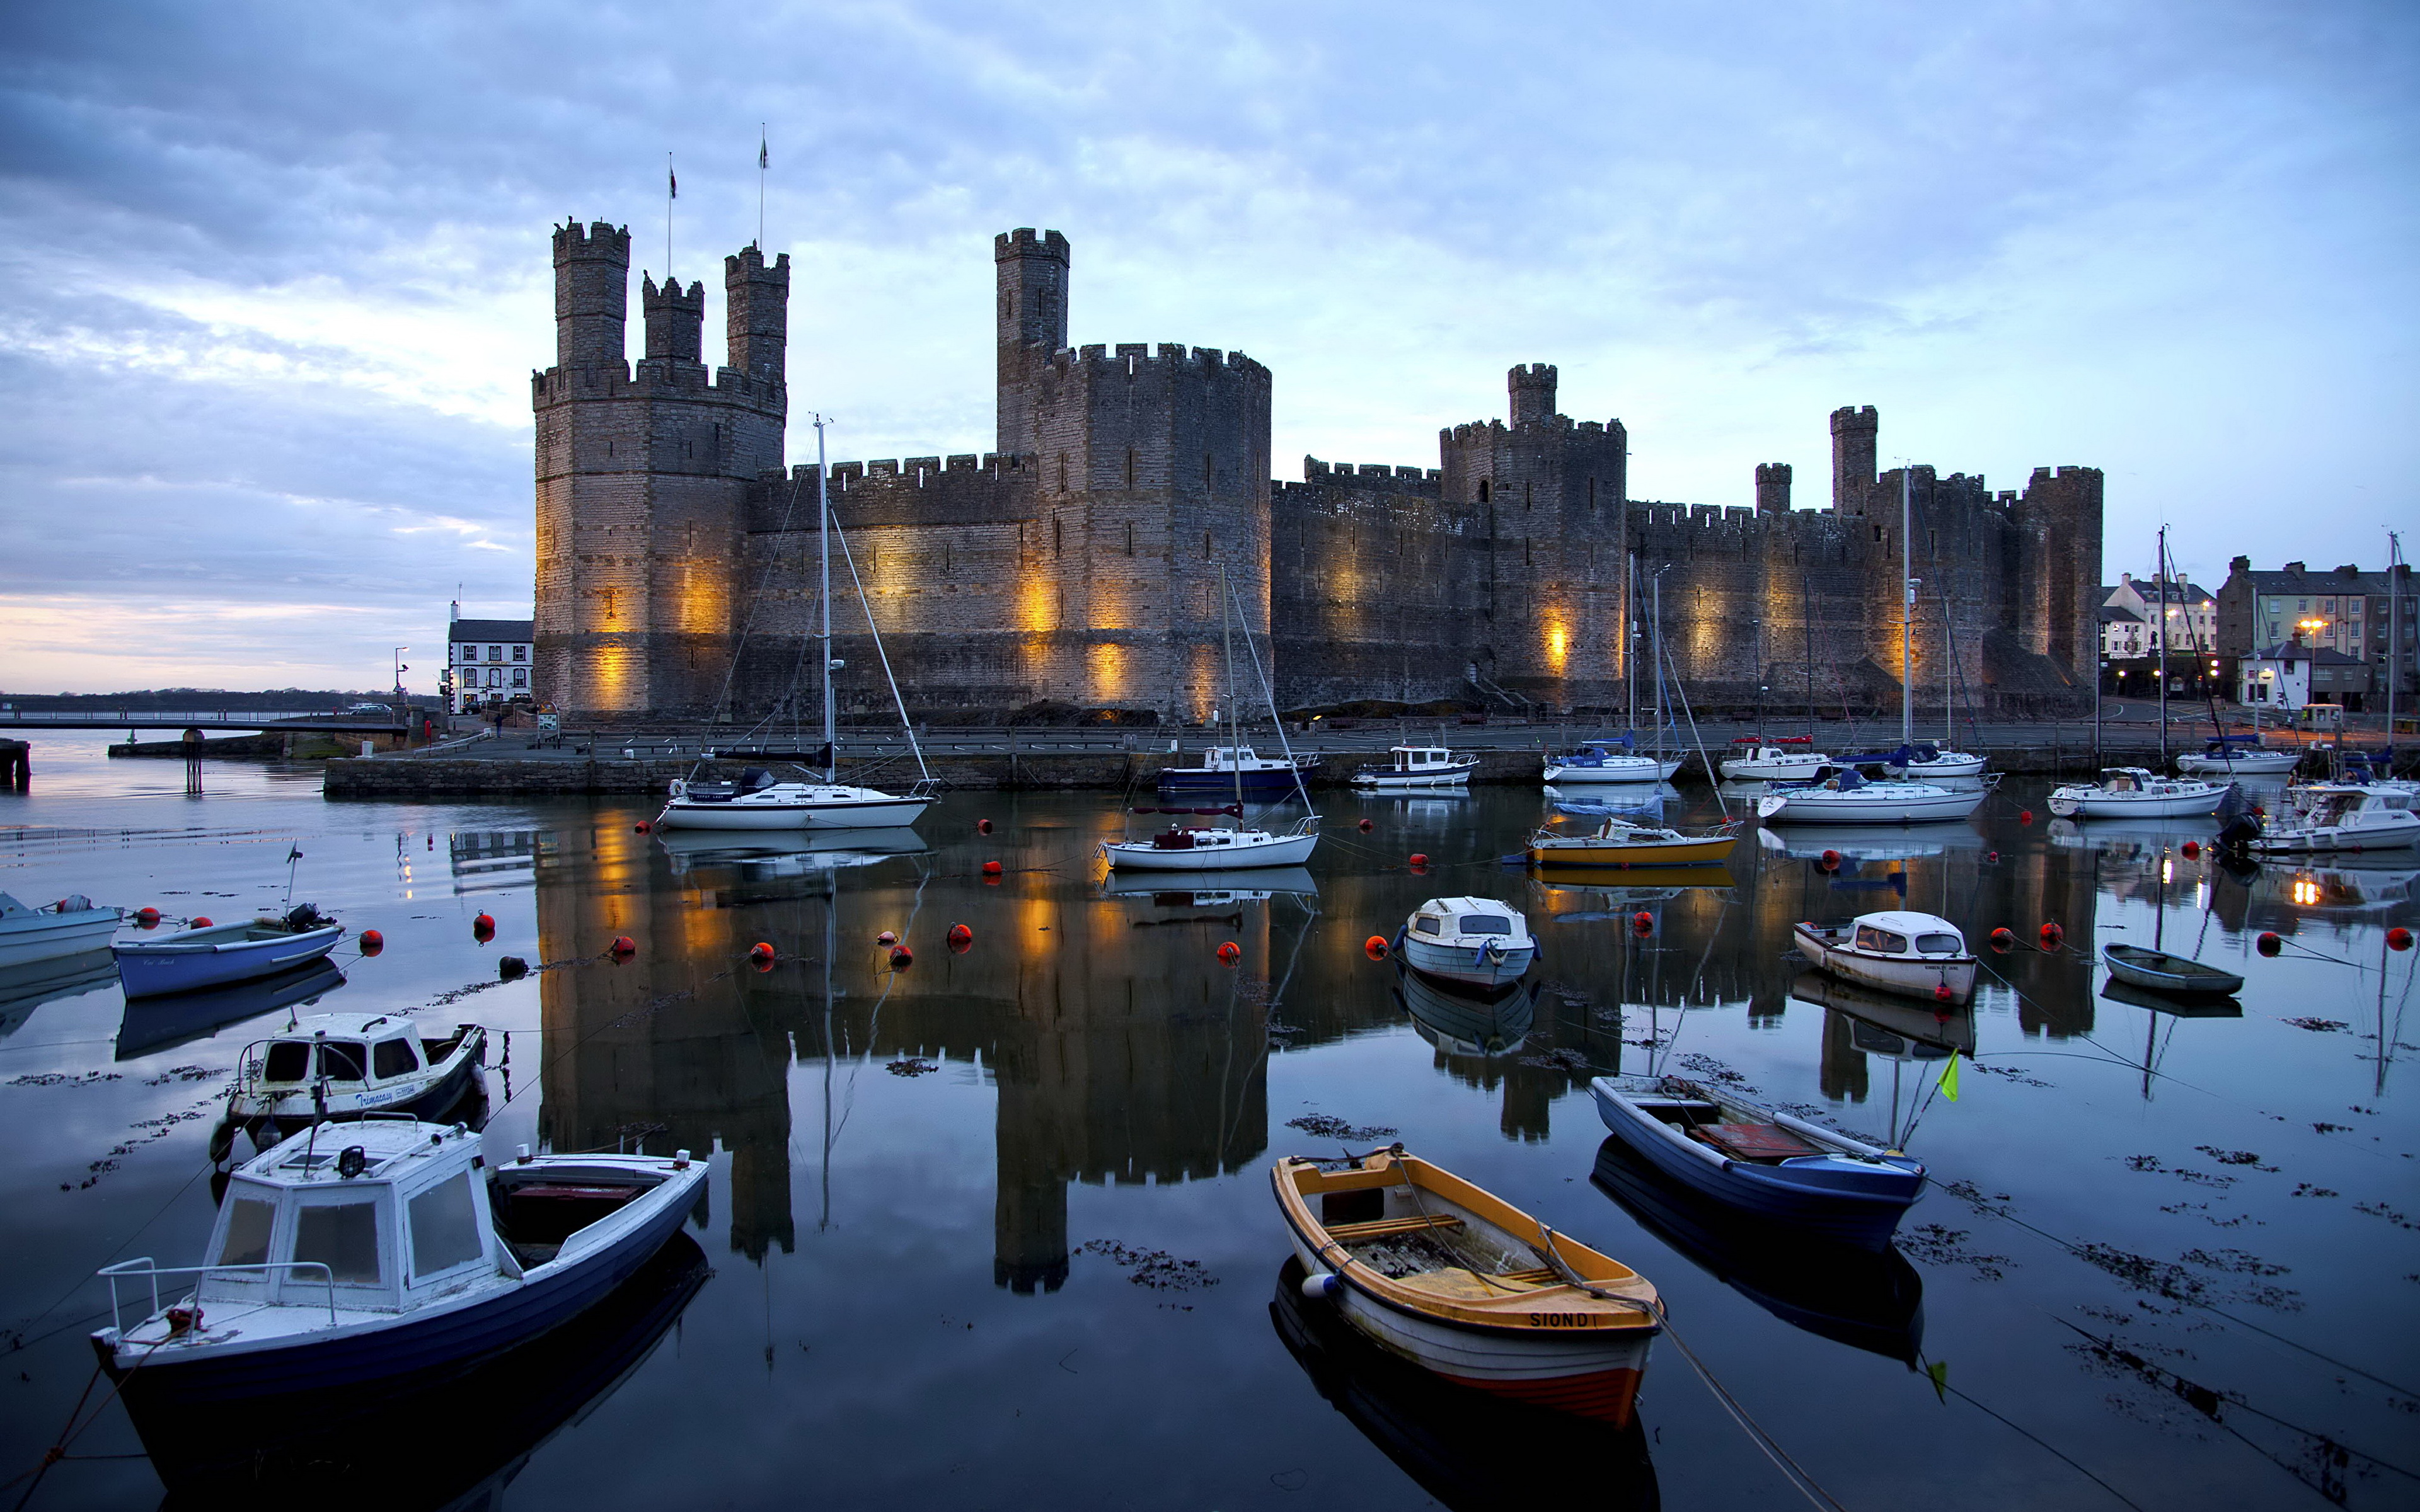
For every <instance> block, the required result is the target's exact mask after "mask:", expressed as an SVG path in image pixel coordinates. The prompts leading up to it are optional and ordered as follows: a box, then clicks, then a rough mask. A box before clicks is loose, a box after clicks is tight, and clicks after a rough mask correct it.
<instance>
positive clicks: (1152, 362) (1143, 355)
mask: <svg viewBox="0 0 2420 1512" xmlns="http://www.w3.org/2000/svg"><path fill="white" fill-rule="evenodd" d="M1049 368H1050V371H1051V372H1052V373H1054V374H1056V375H1058V376H1059V377H1062V378H1064V377H1069V376H1072V375H1075V374H1077V373H1078V372H1082V373H1086V374H1093V375H1100V376H1116V375H1121V374H1123V375H1125V376H1127V377H1140V376H1141V375H1142V374H1143V373H1144V372H1145V371H1146V370H1149V371H1155V372H1156V371H1171V372H1173V371H1177V370H1184V371H1187V372H1191V373H1200V374H1205V375H1206V374H1225V375H1232V376H1237V377H1248V378H1258V379H1260V380H1262V381H1266V380H1267V378H1268V376H1269V370H1268V369H1267V368H1265V367H1264V366H1262V365H1261V364H1260V363H1256V362H1254V361H1252V359H1250V358H1249V357H1247V356H1245V355H1244V354H1243V353H1242V352H1231V351H1223V350H1221V349H1220V348H1218V347H1188V346H1187V345H1186V344H1185V343H1183V342H1171V341H1163V342H1160V343H1158V344H1157V345H1156V347H1155V346H1154V344H1153V343H1151V342H1147V341H1129V342H1120V343H1118V344H1117V346H1116V347H1115V349H1114V350H1112V349H1111V347H1109V344H1108V343H1106V342H1093V343H1091V344H1089V345H1087V346H1082V347H1072V348H1071V347H1062V348H1061V349H1060V350H1058V351H1055V352H1052V353H1051V354H1050V360H1049Z"/></svg>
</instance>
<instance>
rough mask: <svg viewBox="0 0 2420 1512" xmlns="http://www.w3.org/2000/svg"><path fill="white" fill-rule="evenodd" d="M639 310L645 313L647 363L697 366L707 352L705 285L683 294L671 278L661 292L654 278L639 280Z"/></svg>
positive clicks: (696, 285)
mask: <svg viewBox="0 0 2420 1512" xmlns="http://www.w3.org/2000/svg"><path fill="white" fill-rule="evenodd" d="M639 307H640V308H641V309H642V310H644V312H645V313H646V321H647V361H649V362H651V363H652V362H659V361H663V360H667V359H668V360H671V361H673V362H680V363H696V362H703V361H704V360H705V352H706V285H704V284H691V285H690V286H689V292H688V293H686V294H684V293H682V292H681V284H680V280H679V279H677V278H668V279H666V280H664V285H663V287H661V288H658V287H657V286H656V281H655V280H654V279H652V278H642V279H640V280H639Z"/></svg>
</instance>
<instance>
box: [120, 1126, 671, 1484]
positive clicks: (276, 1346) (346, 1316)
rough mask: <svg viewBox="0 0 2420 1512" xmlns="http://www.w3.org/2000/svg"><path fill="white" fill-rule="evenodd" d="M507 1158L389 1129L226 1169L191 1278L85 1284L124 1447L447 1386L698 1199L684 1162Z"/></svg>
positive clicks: (470, 1138)
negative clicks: (95, 1311)
mask: <svg viewBox="0 0 2420 1512" xmlns="http://www.w3.org/2000/svg"><path fill="white" fill-rule="evenodd" d="M522 1149H523V1153H522V1154H521V1156H520V1158H519V1159H518V1160H513V1161H509V1162H503V1163H495V1164H492V1165H491V1164H490V1163H489V1162H487V1161H485V1160H484V1159H483V1158H482V1150H481V1142H480V1139H479V1136H478V1135H476V1134H472V1133H470V1132H469V1131H468V1130H467V1129H465V1128H464V1127H463V1126H461V1125H460V1124H455V1125H453V1126H451V1127H447V1126H442V1125H437V1124H427V1123H420V1122H415V1121H411V1120H404V1119H396V1120H393V1121H378V1122H370V1123H356V1124H345V1125H337V1126H323V1125H315V1126H314V1127H313V1128H312V1129H311V1130H310V1131H308V1132H306V1133H303V1134H296V1135H295V1136H294V1137H292V1138H291V1139H288V1140H286V1141H285V1142H284V1143H282V1144H280V1145H278V1146H276V1147H275V1148H273V1149H270V1150H269V1151H267V1152H266V1153H264V1154H261V1155H258V1156H256V1157H254V1158H253V1159H252V1160H250V1161H248V1162H246V1163H245V1164H244V1165H241V1166H240V1167H238V1168H237V1169H236V1170H235V1171H234V1173H233V1174H232V1178H231V1180H230V1181H229V1183H228V1188H227V1194H226V1197H225V1201H224V1203H223V1204H222V1205H221V1206H220V1208H219V1212H218V1220H217V1222H216V1224H215V1225H214V1226H213V1227H212V1229H211V1233H210V1238H209V1243H208V1245H207V1247H206V1248H205V1250H204V1252H203V1263H202V1264H201V1265H198V1266H191V1267H179V1268H173V1269H172V1268H164V1267H162V1266H160V1265H158V1264H156V1263H155V1262H154V1261H152V1260H150V1259H148V1258H145V1259H134V1260H127V1261H123V1262H120V1263H119V1264H116V1265H112V1266H110V1267H108V1268H107V1269H105V1270H103V1271H102V1272H101V1275H102V1276H104V1277H106V1278H108V1280H109V1283H110V1315H111V1318H110V1326H109V1327H107V1328H105V1329H101V1330H100V1331H99V1332H97V1333H96V1334H94V1335H92V1344H93V1349H94V1351H95V1352H96V1353H98V1354H99V1355H100V1356H101V1368H102V1369H103V1370H104V1371H106V1372H107V1373H108V1374H109V1376H110V1379H111V1380H112V1381H115V1382H116V1385H117V1389H118V1392H119V1394H120V1396H121V1397H122V1399H123V1400H124V1401H125V1403H126V1408H127V1412H128V1413H129V1415H131V1416H132V1418H133V1420H134V1427H135V1430H136V1431H137V1432H138V1433H139V1434H141V1435H142V1436H143V1439H144V1441H145V1443H147V1444H150V1443H161V1442H167V1441H172V1440H173V1438H174V1435H175V1433H176V1431H177V1430H178V1427H179V1426H180V1425H182V1424H183V1423H185V1422H187V1421H189V1419H190V1414H193V1413H196V1412H200V1413H222V1414H231V1415H234V1416H238V1417H242V1416H247V1415H250V1416H255V1417H257V1416H261V1415H264V1414H267V1415H274V1414H277V1413H308V1412H310V1411H311V1408H312V1401H313V1398H314V1397H315V1396H318V1395H319V1394H322V1393H326V1392H329V1391H333V1390H341V1389H345V1388H356V1387H365V1386H371V1385H376V1384H379V1383H382V1382H386V1383H393V1384H394V1385H396V1387H398V1388H401V1387H404V1386H408V1385H411V1384H415V1383H419V1382H423V1381H428V1380H431V1379H442V1378H443V1377H444V1376H445V1374H447V1373H449V1372H455V1373H458V1372H459V1371H461V1370H462V1369H464V1368H465V1367H467V1366H469V1365H473V1364H474V1363H475V1362H477V1361H479V1360H482V1359H485V1358H488V1357H489V1356H491V1355H494V1354H497V1353H499V1352H501V1351H503V1350H507V1349H510V1348H512V1347H513V1346H514V1345H516V1344H519V1343H520V1342H522V1341H523V1340H526V1339H529V1338H533V1337H535V1336H536V1335H539V1334H542V1333H545V1332H546V1331H548V1330H550V1329H551V1328H553V1327H554V1326H555V1325H557V1324H559V1323H562V1322H565V1321H566V1320H568V1319H572V1318H574V1317H577V1316H578V1315H579V1314H580V1313H581V1312H582V1311H583V1310H584V1309H585V1308H587V1307H588V1306H589V1305H590V1304H593V1303H595V1302H597V1300H598V1299H600V1298H602V1297H604V1296H605V1295H606V1294H607V1293H609V1292H611V1291H612V1290H613V1288H614V1287H615V1286H616V1285H618V1284H619V1283H620V1282H621V1281H622V1280H623V1279H624V1278H625V1277H627V1276H628V1275H630V1274H631V1273H633V1272H635V1271H637V1270H638V1268H639V1267H640V1266H641V1265H643V1264H644V1263H645V1262H646V1260H647V1259H648V1258H649V1257H651V1256H653V1255H654V1254H655V1253H656V1251H657V1250H658V1249H659V1248H660V1247H662V1245H663V1244H664V1243H665V1242H666V1241H668V1240H670V1239H671V1238H672V1237H673V1235H674V1234H675V1233H676V1232H678V1231H679V1228H680V1225H681V1222H682V1220H683V1219H685V1218H686V1217H688V1216H689V1213H690V1210H691V1209H692V1208H693V1207H695V1206H696V1203H697V1198H698V1197H699V1196H700V1195H701V1194H702V1193H703V1192H704V1190H705V1186H706V1165H705V1163H704V1162H700V1161H692V1160H690V1158H689V1152H688V1151H686V1150H682V1151H679V1152H677V1153H676V1154H675V1155H674V1156H672V1157H671V1158H669V1159H665V1158H661V1157H648V1156H644V1155H535V1156H533V1155H530V1154H528V1153H527V1149H528V1147H526V1146H524V1147H522ZM129 1303H132V1305H133V1308H134V1310H135V1313H136V1317H137V1318H138V1319H139V1321H135V1322H133V1323H132V1325H131V1326H130V1325H129V1324H128V1323H127V1321H126V1319H125V1318H124V1316H123V1313H124V1309H125V1307H126V1305H127V1304H129Z"/></svg>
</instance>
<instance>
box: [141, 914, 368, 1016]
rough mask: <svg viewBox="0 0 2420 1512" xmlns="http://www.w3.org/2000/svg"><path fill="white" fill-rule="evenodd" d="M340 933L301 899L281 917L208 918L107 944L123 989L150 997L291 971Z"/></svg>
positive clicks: (325, 948) (314, 957)
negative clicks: (179, 929)
mask: <svg viewBox="0 0 2420 1512" xmlns="http://www.w3.org/2000/svg"><path fill="white" fill-rule="evenodd" d="M344 935H345V927H344V926H343V925H342V924H339V923H337V922H336V921H335V920H334V919H332V918H326V917H324V916H322V915H321V914H320V913H319V911H318V909H316V908H314V907H312V906H311V905H310V904H309V903H302V904H300V905H298V906H297V907H296V908H295V909H294V910H293V912H291V913H289V914H287V916H286V917H284V918H255V919H251V920H248V921H246V922H244V923H241V924H213V925H211V926H209V928H207V929H189V930H186V931H185V932H184V933H181V934H171V935H170V936H168V937H167V938H166V939H164V940H124V941H120V942H119V943H118V944H116V945H114V946H112V947H110V949H112V950H114V951H116V955H117V980H119V981H121V982H123V983H124V984H125V987H126V995H127V996H129V997H149V996H152V995H156V994H160V993H189V992H193V991H195V990H196V989H198V988H203V987H224V986H225V985H226V984H227V983H229V982H231V981H250V980H253V979H254V978H256V977H267V976H271V975H273V974H274V973H277V972H280V971H290V970H292V969H293V968H294V967H296V966H299V965H302V964H305V963H306V962H311V961H317V960H318V959H319V958H320V957H321V956H323V955H326V954H327V953H328V952H329V951H330V950H333V949H335V948H336V942H337V941H338V940H340V939H342V938H344Z"/></svg>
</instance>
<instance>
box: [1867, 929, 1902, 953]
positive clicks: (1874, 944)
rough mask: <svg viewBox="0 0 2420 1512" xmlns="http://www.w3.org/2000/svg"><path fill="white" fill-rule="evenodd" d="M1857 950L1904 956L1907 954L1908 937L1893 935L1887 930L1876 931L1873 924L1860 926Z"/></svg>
mask: <svg viewBox="0 0 2420 1512" xmlns="http://www.w3.org/2000/svg"><path fill="white" fill-rule="evenodd" d="M1857 949H1860V950H1882V951H1885V952H1886V953H1888V954H1891V955H1904V954H1906V953H1907V936H1906V935H1904V934H1893V933H1891V932H1890V931H1888V930H1886V929H1876V928H1874V927H1873V926H1872V925H1871V924H1860V925H1858V926H1857Z"/></svg>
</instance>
